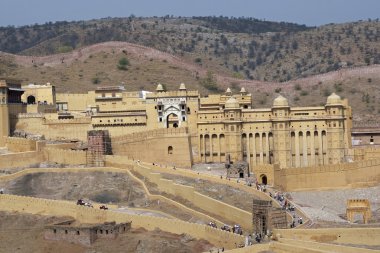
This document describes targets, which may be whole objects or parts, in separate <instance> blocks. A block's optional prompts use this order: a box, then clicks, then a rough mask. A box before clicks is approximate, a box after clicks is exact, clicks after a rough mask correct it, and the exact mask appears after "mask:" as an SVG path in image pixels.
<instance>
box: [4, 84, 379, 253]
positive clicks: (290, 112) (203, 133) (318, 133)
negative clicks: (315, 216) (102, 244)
mask: <svg viewBox="0 0 380 253" xmlns="http://www.w3.org/2000/svg"><path fill="white" fill-rule="evenodd" d="M0 102H1V103H0V137H1V138H0V147H2V148H3V149H4V150H5V153H4V154H1V155H0V168H1V169H4V171H6V172H7V173H8V172H9V173H8V174H4V175H1V176H0V183H2V182H12V180H17V179H18V178H22V177H25V176H30V175H33V174H37V173H47V172H54V173H64V172H66V173H81V172H83V171H89V172H95V171H97V172H117V173H125V174H127V175H129V176H130V177H131V178H132V180H133V181H135V182H138V184H139V185H141V187H142V188H143V189H144V194H146V196H147V198H148V199H149V200H150V201H157V202H160V201H161V202H164V203H167V204H170V205H172V206H174V207H175V208H178V209H179V210H181V211H183V212H186V213H190V214H191V215H192V217H196V218H197V219H199V220H213V221H215V224H216V225H217V226H218V227H221V226H222V225H224V223H225V221H228V222H232V221H233V222H236V223H237V224H239V225H241V227H242V228H243V230H244V231H248V232H253V233H256V234H263V235H267V237H266V239H268V240H269V237H270V236H271V238H272V239H273V240H272V241H270V243H269V244H265V245H253V246H251V247H245V248H242V249H235V250H231V252H259V251H262V250H272V251H274V252H326V251H327V248H325V245H323V243H331V245H334V246H331V247H333V248H334V250H337V252H370V251H369V250H366V249H363V248H360V247H359V248H357V247H352V245H349V244H350V240H351V239H352V238H353V235H354V234H355V233H356V232H357V231H359V230H360V229H359V228H352V229H351V228H328V229H327V230H326V231H323V232H321V230H318V229H311V228H309V227H310V226H311V225H312V224H313V220H312V219H311V218H309V217H308V216H307V214H305V213H304V212H303V211H302V208H300V207H298V206H293V208H295V209H296V210H295V212H293V213H292V214H293V215H291V213H290V212H289V211H288V210H287V208H288V206H291V205H290V203H292V202H291V199H289V200H286V203H287V204H286V205H285V204H283V203H281V201H280V202H279V201H277V200H275V199H274V198H273V195H269V194H272V193H274V192H275V191H276V192H277V191H284V192H302V191H311V190H314V191H315V190H316V191H320V190H328V189H330V190H331V189H338V190H341V189H357V188H360V187H371V186H377V185H379V183H380V160H379V159H380V150H379V149H378V148H377V147H376V146H375V145H372V144H369V143H368V146H365V145H361V146H360V148H357V147H355V145H354V146H353V145H352V142H351V140H352V137H351V136H354V138H357V134H358V133H359V132H358V131H356V132H355V133H356V135H354V134H353V135H352V133H351V129H352V125H353V123H352V112H351V107H350V106H349V104H348V101H347V100H346V99H341V98H340V97H339V96H338V95H336V94H331V95H330V96H329V97H328V98H327V100H326V103H325V105H323V106H315V107H291V106H290V105H289V103H288V101H287V99H286V98H284V97H283V96H281V95H279V96H278V97H277V98H276V99H274V101H273V105H272V107H271V108H252V96H251V94H249V93H247V92H246V91H245V89H244V88H241V90H240V92H238V93H237V94H233V93H232V92H231V90H230V89H227V90H226V92H225V93H223V94H214V95H209V96H207V97H201V96H200V94H199V93H198V91H188V90H187V89H186V86H185V84H181V85H180V87H179V89H178V90H177V91H165V90H164V87H163V86H162V85H160V84H158V85H157V88H156V91H155V92H147V91H139V92H129V91H126V90H125V89H124V87H123V86H107V87H106V86H105V87H98V88H97V89H96V90H94V91H90V92H88V93H85V94H67V93H65V94H60V93H56V91H55V88H54V85H52V84H46V85H26V86H21V84H20V82H18V81H16V80H9V79H1V80H0ZM366 134H367V132H366ZM365 136H366V135H365ZM375 141H376V140H375ZM43 162H48V163H55V164H60V165H65V166H66V167H65V168H37V167H38V166H36V165H38V164H40V163H43ZM198 164H203V165H204V164H219V165H221V166H222V167H225V168H226V169H225V174H223V175H222V176H220V177H219V176H215V175H212V174H207V173H202V174H200V172H197V171H196V170H194V169H191V168H192V167H193V166H194V165H198ZM227 167H228V168H227ZM171 176H172V177H178V178H179V177H183V178H186V179H188V180H189V181H190V180H192V181H191V185H186V184H185V183H183V182H182V183H178V181H177V180H173V179H172V178H171ZM231 179H232V180H231ZM200 180H204V181H206V182H207V184H209V185H223V186H224V187H230V188H229V189H230V190H231V189H232V191H240V193H239V194H242V193H243V192H244V194H249V196H250V198H252V201H251V200H250V203H251V204H250V211H247V210H245V209H244V208H243V207H242V206H238V205H236V204H233V203H226V200H225V199H224V196H221V197H218V198H216V197H212V196H210V195H208V193H207V192H204V191H201V190H202V189H201V187H200V186H199V185H200V184H201V183H199V182H200ZM248 182H249V183H250V184H248ZM251 182H252V183H253V184H251ZM197 183H198V184H197ZM266 186H268V187H270V188H268V189H269V190H268V191H269V192H264V191H263V189H264V190H266V189H267V188H266ZM261 187H263V188H261ZM152 191H154V192H152ZM242 196H243V195H242ZM238 197H239V196H238ZM288 201H289V202H288ZM0 203H1V205H0V206H1V210H3V211H10V212H13V211H17V212H25V213H31V214H36V215H37V214H38V215H40V214H44V215H55V216H70V217H72V218H73V219H75V220H76V222H79V223H76V222H73V221H70V222H66V223H61V224H54V225H50V226H47V227H46V231H45V232H46V233H45V238H47V239H51V240H63V241H69V242H73V243H79V244H82V245H86V246H90V245H92V243H93V242H94V241H95V239H96V238H101V237H102V236H103V237H104V236H106V237H107V235H108V237H110V238H111V237H112V238H114V237H116V236H117V234H118V233H119V232H120V226H121V227H123V226H124V227H126V232H127V233H128V231H127V230H128V229H129V226H130V227H132V228H139V227H141V228H144V229H147V230H154V229H156V228H160V229H161V230H163V231H166V232H170V233H175V234H188V235H190V236H192V237H193V238H196V239H205V240H207V241H208V242H210V243H212V244H213V245H215V246H218V247H225V248H226V249H233V248H234V247H236V245H241V244H244V241H245V237H244V236H241V235H238V234H234V233H229V232H226V231H222V230H220V229H215V228H212V227H210V226H206V225H203V224H197V223H193V222H188V221H183V220H180V219H169V218H163V217H154V216H152V217H145V216H141V215H133V214H127V213H121V212H116V211H113V210H110V211H108V210H107V211H105V210H98V209H91V208H85V207H80V206H76V205H74V204H73V203H68V202H67V201H63V200H48V199H44V198H39V197H26V196H15V195H8V194H2V195H0ZM355 213H360V214H363V218H364V221H365V223H371V221H370V218H371V207H370V204H369V202H368V200H364V199H362V200H355V199H354V200H351V201H348V202H347V219H348V220H350V221H351V223H352V224H353V223H354V222H355V219H354V216H355ZM295 217H301V220H302V218H304V224H298V229H286V228H288V227H289V224H291V222H292V221H294V220H295V219H296V218H295ZM105 222H107V223H105ZM109 222H116V223H109ZM130 222H132V223H130ZM76 224H82V225H76ZM118 224H122V225H120V226H119V225H118ZM107 226H108V227H109V229H108V227H107ZM105 227H107V228H105ZM103 228H104V229H103ZM361 229H362V230H360V231H361V233H364V234H366V235H367V238H365V239H363V238H359V239H355V240H354V243H353V244H355V245H372V246H375V247H380V243H379V242H378V240H376V238H378V237H377V236H378V235H379V231H378V230H379V229H378V228H373V227H365V228H361ZM100 230H102V231H103V230H104V231H106V230H109V231H111V230H112V231H114V232H115V233H112V236H111V235H110V234H106V235H104V234H102V233H100ZM303 230H305V231H307V232H305V233H302V231H303ZM66 231H67V233H66ZM123 231H124V230H123ZM292 231H296V232H294V233H292ZM78 232H79V234H78ZM99 233H100V234H99ZM324 235H326V236H325V237H324ZM326 238H328V239H329V240H327V239H326ZM331 238H335V239H331ZM326 240H327V241H326ZM341 242H342V244H344V245H338V244H339V243H341ZM321 245H322V246H321ZM246 246H248V245H246ZM321 247H322V248H323V250H325V251H323V250H322V248H321ZM318 249H321V250H320V251H318ZM294 250H298V251H294ZM327 252H328V251H327Z"/></svg>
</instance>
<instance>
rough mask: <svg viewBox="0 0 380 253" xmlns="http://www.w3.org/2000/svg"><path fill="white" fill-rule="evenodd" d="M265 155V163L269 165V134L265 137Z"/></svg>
mask: <svg viewBox="0 0 380 253" xmlns="http://www.w3.org/2000/svg"><path fill="white" fill-rule="evenodd" d="M265 153H266V154H267V155H266V159H265V160H266V161H265V163H267V164H269V133H266V135H265Z"/></svg>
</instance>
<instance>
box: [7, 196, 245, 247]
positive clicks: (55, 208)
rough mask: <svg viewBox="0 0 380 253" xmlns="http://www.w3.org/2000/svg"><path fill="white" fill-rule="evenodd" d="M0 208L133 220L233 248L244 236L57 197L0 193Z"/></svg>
mask: <svg viewBox="0 0 380 253" xmlns="http://www.w3.org/2000/svg"><path fill="white" fill-rule="evenodd" d="M0 203H1V205H0V208H1V209H2V210H4V211H11V212H12V211H18V212H25V213H31V214H40V215H41V214H43V215H55V216H72V217H73V218H75V219H76V220H78V221H79V222H81V223H103V222H106V221H108V222H110V221H115V222H116V223H121V222H128V221H132V227H136V228H137V227H143V228H145V229H147V230H154V229H155V228H160V229H161V230H163V231H167V232H170V233H176V234H182V233H186V234H189V235H190V236H192V237H194V238H197V239H205V240H208V241H209V242H211V243H213V244H214V245H218V246H219V247H221V246H224V247H226V248H233V247H234V246H235V243H237V244H239V243H242V242H243V240H244V237H242V236H239V235H237V234H233V233H230V232H225V231H222V230H220V229H214V228H211V227H209V226H207V225H200V224H195V223H189V222H185V221H181V220H175V219H166V218H160V217H154V216H140V215H131V214H126V213H117V212H112V211H109V210H107V211H105V210H99V209H93V208H88V207H83V206H77V205H76V204H75V203H67V202H62V201H57V200H47V199H39V198H33V197H21V196H13V195H6V194H2V195H0Z"/></svg>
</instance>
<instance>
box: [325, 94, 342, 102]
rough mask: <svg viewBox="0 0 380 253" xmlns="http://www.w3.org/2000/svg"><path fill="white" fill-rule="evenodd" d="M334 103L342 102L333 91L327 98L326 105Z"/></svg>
mask: <svg viewBox="0 0 380 253" xmlns="http://www.w3.org/2000/svg"><path fill="white" fill-rule="evenodd" d="M336 104H342V100H341V98H340V97H339V96H338V95H337V94H335V93H333V94H331V95H330V96H329V97H328V98H327V103H326V105H336Z"/></svg>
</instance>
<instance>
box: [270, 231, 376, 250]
mask: <svg viewBox="0 0 380 253" xmlns="http://www.w3.org/2000/svg"><path fill="white" fill-rule="evenodd" d="M273 235H275V236H276V237H279V239H280V238H285V239H295V240H302V241H313V242H321V243H336V244H356V245H371V246H380V240H379V238H380V228H324V229H292V230H286V229H274V230H273Z"/></svg>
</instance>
